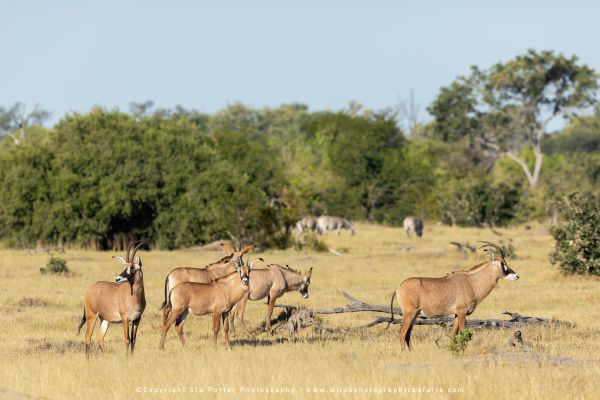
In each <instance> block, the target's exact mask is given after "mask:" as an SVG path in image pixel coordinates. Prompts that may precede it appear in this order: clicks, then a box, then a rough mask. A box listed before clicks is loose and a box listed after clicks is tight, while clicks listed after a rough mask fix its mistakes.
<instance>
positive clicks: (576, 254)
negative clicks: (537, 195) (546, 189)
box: [550, 192, 600, 275]
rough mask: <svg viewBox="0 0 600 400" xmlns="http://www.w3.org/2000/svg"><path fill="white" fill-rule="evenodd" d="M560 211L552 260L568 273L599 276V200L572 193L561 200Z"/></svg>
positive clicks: (554, 231)
mask: <svg viewBox="0 0 600 400" xmlns="http://www.w3.org/2000/svg"><path fill="white" fill-rule="evenodd" d="M559 210H560V212H561V220H562V222H561V223H560V224H559V225H557V226H554V227H553V228H552V230H551V233H552V236H553V237H554V240H555V241H556V245H555V248H554V251H553V252H552V253H551V254H550V260H551V261H552V263H553V264H558V265H559V267H560V268H561V269H562V270H563V271H565V272H569V273H578V274H583V273H588V274H592V275H600V211H599V210H600V197H598V196H595V195H594V194H592V193H590V192H587V193H581V194H580V193H577V192H573V193H571V194H569V195H567V196H565V197H564V198H562V199H561V201H560V202H559Z"/></svg>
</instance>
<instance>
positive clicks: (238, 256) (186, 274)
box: [160, 244, 254, 310]
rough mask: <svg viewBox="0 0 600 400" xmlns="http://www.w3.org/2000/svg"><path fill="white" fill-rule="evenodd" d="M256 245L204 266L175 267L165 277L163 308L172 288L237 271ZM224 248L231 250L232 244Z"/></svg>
mask: <svg viewBox="0 0 600 400" xmlns="http://www.w3.org/2000/svg"><path fill="white" fill-rule="evenodd" d="M253 248H254V245H252V244H251V245H248V246H245V247H244V248H242V249H240V250H238V251H234V252H232V253H231V254H229V255H227V256H225V257H223V258H221V259H220V260H218V261H216V262H214V263H212V264H209V265H207V266H205V267H204V268H196V267H175V268H173V269H172V270H171V271H169V273H168V274H167V276H166V277H165V298H164V300H163V303H162V304H161V306H160V309H161V310H163V309H164V308H165V306H166V305H167V302H168V299H167V297H168V295H169V292H171V290H173V288H174V287H175V286H177V285H178V284H180V283H182V282H196V283H210V282H212V281H213V280H214V279H217V278H220V277H222V276H224V275H228V274H230V273H232V272H235V271H236V266H238V267H239V266H241V265H243V263H244V261H243V256H244V254H246V253H248V252H250V250H252V249H253ZM224 249H225V250H226V251H227V250H230V249H232V247H231V246H228V247H225V246H224Z"/></svg>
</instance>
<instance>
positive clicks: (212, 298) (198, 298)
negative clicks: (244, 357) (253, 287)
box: [160, 262, 253, 350]
mask: <svg viewBox="0 0 600 400" xmlns="http://www.w3.org/2000/svg"><path fill="white" fill-rule="evenodd" d="M252 267H253V263H252V262H249V263H247V264H243V265H241V266H239V265H237V264H236V265H235V272H232V273H231V274H229V275H225V276H223V277H221V278H217V279H215V280H214V281H212V282H210V283H196V282H183V283H180V284H179V285H177V286H175V287H174V288H173V289H172V290H171V291H170V292H169V296H168V301H167V304H166V306H165V311H164V313H163V331H162V337H161V339H160V349H161V350H164V348H165V338H166V336H167V331H168V330H169V328H170V327H171V325H173V324H175V326H176V327H177V334H178V335H179V339H180V340H181V343H182V344H183V345H184V346H185V342H186V341H185V336H184V334H183V325H184V323H185V319H186V318H187V316H188V314H189V313H192V314H195V315H205V314H212V323H213V335H214V337H213V341H214V344H215V345H216V344H217V335H218V334H219V330H220V327H221V321H223V333H224V336H225V344H226V345H227V346H229V320H228V318H227V315H228V313H229V311H230V310H231V308H232V307H233V306H234V305H235V304H236V303H237V302H239V301H240V300H241V299H242V297H244V296H245V295H246V293H247V292H248V285H249V283H250V271H251V270H252Z"/></svg>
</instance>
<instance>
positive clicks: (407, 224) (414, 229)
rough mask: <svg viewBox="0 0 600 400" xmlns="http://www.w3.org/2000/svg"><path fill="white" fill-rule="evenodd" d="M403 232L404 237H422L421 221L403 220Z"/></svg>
mask: <svg viewBox="0 0 600 400" xmlns="http://www.w3.org/2000/svg"><path fill="white" fill-rule="evenodd" d="M403 225H404V230H405V231H406V236H408V237H410V235H411V234H416V235H417V236H418V237H419V238H421V236H423V221H421V219H419V218H417V217H411V216H409V217H406V218H404V222H403Z"/></svg>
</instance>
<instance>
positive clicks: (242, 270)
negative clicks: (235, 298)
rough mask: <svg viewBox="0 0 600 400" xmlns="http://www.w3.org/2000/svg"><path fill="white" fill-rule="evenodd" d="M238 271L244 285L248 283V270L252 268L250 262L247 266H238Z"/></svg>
mask: <svg viewBox="0 0 600 400" xmlns="http://www.w3.org/2000/svg"><path fill="white" fill-rule="evenodd" d="M237 270H238V273H239V274H240V279H241V280H242V283H243V284H244V285H245V286H248V285H249V284H250V271H251V270H252V263H249V264H248V265H247V266H242V267H238V269H237Z"/></svg>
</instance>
